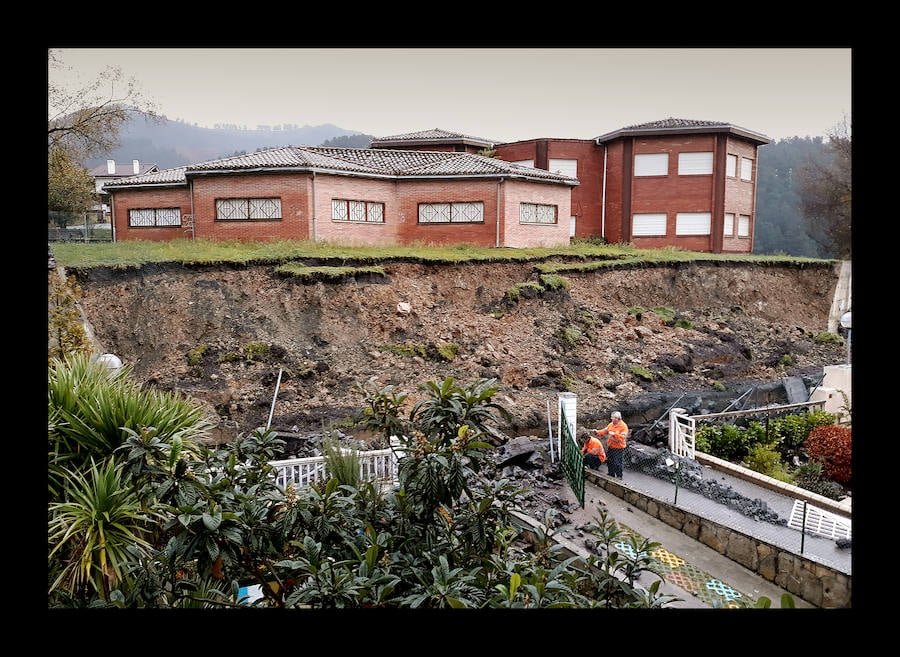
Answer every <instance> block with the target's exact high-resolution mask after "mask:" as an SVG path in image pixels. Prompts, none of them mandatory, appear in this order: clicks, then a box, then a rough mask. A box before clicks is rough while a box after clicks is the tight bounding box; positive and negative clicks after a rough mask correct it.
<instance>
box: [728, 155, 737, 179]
mask: <svg viewBox="0 0 900 657" xmlns="http://www.w3.org/2000/svg"><path fill="white" fill-rule="evenodd" d="M725 175H726V176H728V177H729V178H737V155H730V154H729V155H727V156H726V157H725Z"/></svg>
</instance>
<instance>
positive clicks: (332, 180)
mask: <svg viewBox="0 0 900 657" xmlns="http://www.w3.org/2000/svg"><path fill="white" fill-rule="evenodd" d="M399 192H400V187H399V185H398V183H396V182H394V181H388V180H369V179H366V178H352V177H349V176H323V175H317V176H316V179H315V197H316V225H315V239H316V241H317V242H332V243H335V244H344V245H346V246H390V245H393V244H398V243H399V239H398V228H399V226H400V225H401V223H400V211H401V206H400V194H399ZM332 199H346V200H349V201H372V202H376V203H384V223H383V224H377V223H361V222H350V221H333V220H332V218H331V200H332Z"/></svg>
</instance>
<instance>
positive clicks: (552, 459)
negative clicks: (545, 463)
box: [547, 399, 556, 463]
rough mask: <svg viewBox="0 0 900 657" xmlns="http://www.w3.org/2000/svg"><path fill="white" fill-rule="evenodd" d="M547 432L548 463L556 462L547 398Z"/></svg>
mask: <svg viewBox="0 0 900 657" xmlns="http://www.w3.org/2000/svg"><path fill="white" fill-rule="evenodd" d="M547 434H548V435H549V436H550V463H556V459H555V458H554V457H553V425H552V424H551V423H550V400H549V399H548V400H547Z"/></svg>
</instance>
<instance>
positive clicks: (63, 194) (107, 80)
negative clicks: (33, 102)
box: [47, 50, 160, 223]
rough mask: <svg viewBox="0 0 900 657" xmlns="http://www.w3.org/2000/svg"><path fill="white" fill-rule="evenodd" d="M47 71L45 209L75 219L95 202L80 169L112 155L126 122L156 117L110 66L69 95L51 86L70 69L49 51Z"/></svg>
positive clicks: (88, 179)
mask: <svg viewBox="0 0 900 657" xmlns="http://www.w3.org/2000/svg"><path fill="white" fill-rule="evenodd" d="M47 66H48V72H49V76H48V84H47V209H48V210H50V211H52V212H54V213H56V216H61V215H59V213H80V212H84V211H85V210H87V209H88V208H90V207H91V205H92V204H93V203H94V202H95V189H94V180H93V178H92V177H91V175H90V173H88V171H87V170H86V169H85V167H84V166H83V165H82V164H80V163H81V162H82V161H84V160H85V159H86V158H88V157H91V156H95V155H104V154H106V153H109V152H110V151H111V150H113V149H114V148H115V147H116V146H117V145H118V143H119V133H120V131H121V130H122V127H123V125H124V124H125V122H126V121H127V120H128V119H129V117H131V116H134V115H139V116H143V117H145V118H149V119H151V120H158V119H160V117H159V115H158V114H157V113H156V110H155V107H154V105H153V103H152V102H150V101H148V100H147V99H146V98H144V96H143V95H142V94H141V93H140V91H139V89H138V84H137V82H136V81H135V80H134V79H133V78H129V79H125V77H124V76H123V74H122V71H121V69H119V68H117V67H111V66H109V67H107V68H106V69H104V70H103V71H102V72H101V73H100V74H99V76H98V77H97V79H95V80H93V81H92V82H89V83H88V84H86V85H85V86H82V87H79V88H77V89H70V88H69V87H67V86H65V85H64V84H62V83H61V82H57V81H54V76H55V75H56V74H58V73H62V72H64V71H65V70H66V69H68V68H69V67H67V66H65V65H64V64H63V62H62V61H61V60H60V58H59V55H58V53H55V52H54V51H53V50H48V54H47ZM63 223H64V222H63Z"/></svg>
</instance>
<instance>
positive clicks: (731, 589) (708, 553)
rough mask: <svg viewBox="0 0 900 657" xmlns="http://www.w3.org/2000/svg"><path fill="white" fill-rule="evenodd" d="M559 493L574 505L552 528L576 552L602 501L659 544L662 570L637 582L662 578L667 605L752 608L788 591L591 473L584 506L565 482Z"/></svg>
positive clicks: (801, 604) (611, 513)
mask: <svg viewBox="0 0 900 657" xmlns="http://www.w3.org/2000/svg"><path fill="white" fill-rule="evenodd" d="M600 476H603V475H600ZM625 476H626V479H625V480H624V485H625V486H627V485H628V479H627V478H628V477H632V478H634V477H636V476H639V475H637V473H634V472H628V471H626V473H625ZM558 494H559V496H560V497H561V498H563V499H565V500H566V501H568V502H571V504H572V507H573V508H574V509H575V510H574V511H573V512H571V513H566V514H565V516H566V519H567V522H566V524H565V525H563V526H562V527H560V528H559V529H558V530H557V539H558V540H560V542H563V543H564V544H565V545H566V547H568V548H569V549H570V550H572V551H574V552H576V553H578V554H581V555H583V556H587V554H588V551H587V548H586V547H585V539H591V540H596V538H595V537H594V536H593V535H592V534H591V533H590V532H589V531H588V530H587V526H588V525H590V524H597V523H598V522H599V510H598V507H601V506H602V507H603V508H604V509H605V510H606V514H607V517H608V518H611V519H613V520H615V521H616V522H617V523H618V524H619V525H620V526H624V528H627V529H628V530H631V531H633V532H634V533H636V534H638V535H639V536H641V537H643V538H646V539H649V540H651V541H653V542H655V543H660V544H661V549H660V550H659V554H658V555H656V556H658V557H659V559H660V560H661V564H660V565H661V566H662V567H661V568H660V571H661V572H662V573H663V575H662V576H660V575H659V574H658V573H643V574H642V575H641V577H640V579H639V580H638V583H639V584H640V585H641V586H643V587H645V588H646V587H648V586H649V585H650V584H652V583H653V582H654V581H657V580H659V579H662V584H661V585H660V592H661V593H665V594H667V595H673V596H675V597H677V598H679V600H678V601H677V602H675V603H671V604H669V605H666V607H668V608H673V609H679V608H688V609H690V608H700V609H709V608H723V609H726V608H747V607H754V606H755V605H756V601H757V600H758V599H759V598H760V597H763V596H764V597H767V598H769V600H771V603H772V608H779V607H780V606H781V596H782V595H783V594H785V593H788V592H787V591H785V590H784V589H782V588H780V587H778V586H776V585H775V584H773V583H772V582H770V581H768V580H766V579H764V578H763V577H760V576H759V575H757V574H756V573H754V572H752V571H751V570H749V569H747V568H744V567H743V566H741V565H740V564H738V563H736V562H735V561H732V560H731V559H729V558H728V557H726V556H724V555H722V554H720V553H718V552H716V551H715V550H713V549H712V548H710V547H708V546H707V545H704V544H703V543H701V542H699V541H696V540H694V539H692V538H690V537H688V536H687V535H685V534H683V533H682V532H680V531H679V530H677V529H675V528H673V527H671V526H669V525H667V524H666V523H664V522H662V521H660V520H657V519H656V518H654V517H652V516H650V515H648V514H646V513H644V512H643V511H641V510H640V509H637V508H635V507H633V506H631V505H629V504H628V503H627V502H625V501H624V500H622V499H621V498H619V497H617V496H615V495H613V494H612V493H609V492H607V491H605V490H604V489H603V488H601V487H599V486H597V485H596V484H593V483H591V481H590V477H588V478H586V480H585V485H584V508H583V509H582V508H581V507H579V506H578V501H577V499H576V498H575V494H574V493H573V492H572V490H571V488H570V487H569V485H568V484H567V483H565V482H561V484H560V490H559V491H558ZM791 597H792V598H793V601H794V606H795V607H796V608H798V609H802V608H807V609H808V608H815V606H814V605H812V604H810V603H808V602H806V601H805V600H803V599H801V598H799V597H798V596H796V595H791Z"/></svg>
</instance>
